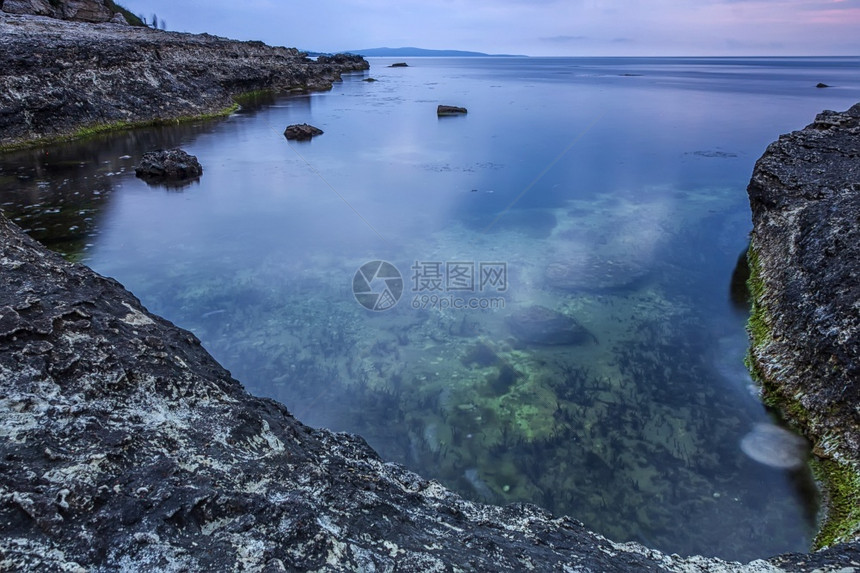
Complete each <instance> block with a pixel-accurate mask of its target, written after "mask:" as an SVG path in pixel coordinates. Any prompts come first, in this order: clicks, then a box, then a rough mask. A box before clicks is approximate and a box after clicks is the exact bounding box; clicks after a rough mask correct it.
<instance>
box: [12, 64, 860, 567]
mask: <svg viewBox="0 0 860 573" xmlns="http://www.w3.org/2000/svg"><path fill="white" fill-rule="evenodd" d="M393 62H394V60H386V59H374V60H372V61H371V63H372V68H371V70H370V71H368V72H363V73H354V74H348V75H346V76H345V77H344V80H343V82H341V83H338V84H336V85H335V87H334V89H333V90H332V91H330V92H326V93H314V94H299V95H291V96H283V97H276V98H275V97H272V98H263V99H262V100H260V101H257V102H246V104H245V106H244V107H243V109H242V110H240V111H239V112H238V113H236V114H234V115H232V116H230V117H229V118H227V119H224V120H220V121H207V122H197V123H190V124H183V125H180V126H176V127H170V128H157V129H143V130H135V131H130V132H124V133H118V134H114V135H110V136H103V137H99V138H96V139H90V140H86V141H83V142H80V143H75V144H71V145H65V146H54V147H49V148H44V149H37V150H32V151H27V152H22V153H16V154H7V155H5V156H2V157H0V203H2V209H3V210H4V212H6V214H7V215H9V216H10V217H12V218H13V219H14V220H16V221H17V222H18V223H19V224H20V225H22V226H23V227H24V228H26V229H27V231H28V232H29V233H31V234H32V235H33V236H35V237H37V238H38V239H40V240H42V241H43V242H45V243H46V244H48V245H49V246H51V247H52V248H54V249H57V250H59V251H60V252H63V253H64V254H66V255H67V256H68V257H69V258H71V259H74V260H81V261H83V262H85V263H87V264H89V265H90V266H92V267H93V268H94V269H95V270H96V271H98V272H100V273H102V274H105V275H109V276H112V277H115V278H117V279H118V280H119V281H121V282H122V283H123V284H124V285H125V286H126V287H128V288H129V289H130V290H132V291H133V292H134V293H135V294H136V295H137V296H138V297H139V298H140V299H141V300H142V301H143V303H144V304H145V305H146V306H147V307H148V308H149V309H150V310H151V311H153V312H155V313H158V314H161V315H163V316H165V317H167V318H168V319H170V320H172V321H173V322H175V323H176V324H178V325H179V326H182V327H184V328H187V329H189V330H191V331H193V332H194V333H195V334H196V335H197V336H198V337H199V338H200V339H201V340H202V341H203V344H204V345H205V347H206V348H207V349H208V350H209V351H210V352H211V353H212V354H213V355H214V356H215V357H216V358H217V359H218V360H219V361H221V363H222V364H224V365H225V366H226V367H227V368H228V369H230V370H231V371H232V373H233V374H234V376H235V377H236V378H238V379H239V380H240V381H242V382H243V383H244V384H245V385H246V387H247V388H248V390H249V391H251V392H252V393H254V394H257V395H262V396H269V397H272V398H275V399H277V400H280V401H281V402H283V403H284V404H286V405H287V406H288V408H289V409H290V410H291V411H292V412H293V413H294V414H295V415H296V416H297V417H298V418H299V419H300V420H302V421H303V422H305V423H308V424H311V425H315V426H324V427H327V428H331V429H333V430H343V431H349V432H355V433H359V434H361V435H362V436H363V437H364V438H365V439H366V440H367V441H368V442H369V443H370V445H371V446H373V447H374V448H375V449H376V451H378V452H379V454H380V455H381V456H382V457H383V458H385V459H386V460H391V461H395V462H399V463H402V464H405V465H406V466H408V467H410V468H412V469H413V470H415V471H417V472H419V473H421V474H422V475H424V476H426V477H428V478H434V479H437V480H439V481H441V482H442V483H444V484H445V485H447V486H448V487H450V488H452V489H454V490H456V491H458V492H459V493H461V494H462V495H464V496H465V497H468V498H472V499H475V500H478V501H484V502H489V503H499V504H501V503H509V502H518V501H522V502H530V503H535V504H538V505H541V506H543V507H545V508H547V509H549V510H551V511H552V512H555V513H556V514H567V515H570V516H573V517H575V518H577V519H579V520H581V521H583V522H584V523H585V524H586V525H587V526H588V527H590V528H592V529H594V530H596V531H599V532H601V533H603V534H605V535H607V536H608V537H610V538H612V539H614V540H617V541H627V540H635V541H640V542H643V543H645V544H647V545H649V546H652V547H656V548H659V549H663V550H667V551H670V552H677V553H681V554H692V553H701V554H705V555H715V556H720V557H724V558H730V559H739V560H749V559H753V558H757V557H766V556H770V555H774V554H777V553H780V552H786V551H803V550H806V549H808V548H809V545H810V542H811V538H812V536H813V535H814V530H815V518H816V510H817V501H816V494H815V488H814V486H813V485H812V481H811V479H810V476H809V474H808V471H807V469H806V467H805V466H804V465H803V463H802V461H803V460H802V458H803V456H804V455H805V454H804V448H803V447H802V446H801V445H798V442H797V440H794V439H788V438H786V436H785V433H784V432H781V431H780V430H776V431H772V430H769V429H768V428H769V427H772V426H775V425H776V424H777V421H776V420H775V418H774V417H773V416H772V414H770V413H768V412H767V411H766V410H765V408H764V407H763V406H762V404H761V400H760V397H759V396H758V392H757V389H756V388H755V385H754V384H753V382H752V380H751V379H750V376H749V374H748V373H747V371H746V369H745V367H744V363H743V360H744V355H745V352H746V348H747V344H748V343H747V336H746V333H745V330H744V326H745V321H746V319H747V315H748V309H747V306H746V301H745V300H744V296H745V294H744V292H743V288H742V281H743V269H742V265H741V268H740V269H739V270H738V269H737V267H738V262H739V260H740V261H741V262H742V261H743V253H744V252H745V250H746V248H747V241H748V233H749V231H750V229H751V222H750V213H749V206H748V202H747V196H746V192H745V188H746V184H747V182H748V180H749V177H750V174H751V172H752V169H753V165H754V162H755V160H756V159H757V158H758V157H759V156H760V155H761V153H762V152H763V151H764V149H765V147H766V146H767V144H768V143H769V142H770V141H772V140H774V139H775V138H776V137H777V136H778V135H779V134H780V133H784V132H787V131H790V130H793V129H798V128H800V127H803V126H804V125H805V124H807V123H809V122H810V121H811V120H812V119H813V117H814V115H815V114H816V113H817V112H819V111H821V110H822V109H826V108H829V109H845V108H847V107H849V106H850V105H851V104H853V103H855V102H856V101H858V100H860V83H858V79H857V78H858V76H857V74H856V71H857V69H858V64H860V61H858V60H857V59H855V58H811V59H802V58H748V59H743V58H738V59H734V58H732V59H707V58H696V59H685V58H674V59H638V58H629V59H624V58H604V59H600V58H467V59H420V58H415V59H411V60H408V64H409V66H408V67H405V68H403V67H398V68H389V67H388V66H389V65H390V64H391V63H393ZM369 77H373V78H375V79H376V80H377V81H375V82H367V81H363V80H365V79H367V78H369ZM818 82H823V83H826V84H829V85H832V86H833V87H831V88H827V89H817V88H816V87H815V86H816V84H817V83H818ZM439 104H446V105H457V106H464V107H466V108H468V113H467V114H466V115H463V116H457V117H442V118H438V117H437V115H436V106H437V105H439ZM294 123H311V124H313V125H315V126H317V127H319V128H321V129H323V130H324V132H325V133H324V134H323V135H322V136H319V137H317V138H315V139H313V140H312V141H310V142H305V143H297V142H288V141H287V140H286V139H285V138H284V136H283V135H282V134H283V131H284V128H285V127H286V126H287V125H289V124H294ZM175 146H181V147H183V148H184V149H185V150H187V151H188V152H190V153H192V154H194V155H196V156H198V158H199V159H200V161H201V163H202V164H203V166H204V174H203V176H202V178H200V179H199V181H195V182H192V183H190V184H188V185H186V186H183V187H171V188H165V187H157V186H154V187H152V186H148V185H147V184H146V183H144V182H143V181H140V180H138V179H136V178H135V177H134V174H133V169H132V167H133V165H134V164H135V162H136V161H138V160H139V159H140V156H141V154H142V153H143V152H145V151H149V150H151V149H156V148H160V147H175ZM736 271H737V272H736ZM733 275H734V276H735V281H734V287H733V286H732V283H733V281H732V279H733ZM737 277H740V278H739V279H738V278H737ZM739 284H740V287H739V286H738V285H739ZM774 436H776V437H777V438H778V439H771V438H772V437H774ZM786 443H787V444H788V446H785V448H784V447H783V446H784V444H786ZM781 448H783V449H781ZM786 448H787V449H786ZM771 460H776V461H774V462H772V461H771Z"/></svg>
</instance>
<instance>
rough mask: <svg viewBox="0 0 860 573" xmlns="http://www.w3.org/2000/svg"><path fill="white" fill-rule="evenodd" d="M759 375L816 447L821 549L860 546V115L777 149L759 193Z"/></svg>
mask: <svg viewBox="0 0 860 573" xmlns="http://www.w3.org/2000/svg"><path fill="white" fill-rule="evenodd" d="M748 192H749V198H750V205H751V207H752V214H753V229H754V230H753V233H752V241H751V246H750V251H749V256H748V259H749V262H750V271H751V277H750V281H749V284H750V287H751V293H752V296H753V314H752V317H751V319H750V328H749V330H750V335H751V339H752V345H751V350H750V355H749V364H750V366H751V368H752V370H753V374H754V375H755V376H756V377H757V378H758V379H759V380H760V382H761V383H762V387H763V390H764V395H765V399H766V400H767V401H768V402H769V403H771V404H772V405H774V406H775V407H777V408H778V409H780V410H781V411H782V412H783V413H784V415H785V416H786V417H787V418H788V420H789V421H790V422H792V423H794V424H795V425H796V426H797V427H798V429H800V430H801V431H802V432H803V433H805V434H806V436H807V437H808V438H809V440H810V441H811V442H812V444H813V453H814V454H815V459H814V461H813V471H814V473H815V474H816V477H817V478H818V480H819V481H820V482H821V483H822V485H823V486H824V494H825V499H824V505H825V509H826V516H825V520H824V522H823V525H822V527H821V531H820V533H819V537H818V539H817V540H816V543H817V544H818V545H819V546H826V545H829V544H831V543H835V542H838V541H847V540H856V539H858V536H860V407H858V404H860V302H858V301H860V104H857V105H855V106H853V107H852V108H851V109H849V110H848V111H845V112H842V113H837V112H833V111H825V112H823V113H821V114H819V115H818V116H817V117H816V118H815V121H814V122H813V123H812V124H810V125H808V126H807V127H806V128H804V129H803V130H800V131H795V132H793V133H790V134H788V135H783V136H781V137H780V138H779V140H778V141H776V142H774V143H772V144H771V145H770V146H769V147H768V148H767V151H766V152H765V153H764V155H763V156H762V157H761V158H760V159H759V160H758V162H757V163H756V166H755V170H754V173H753V177H752V180H751V181H750V185H749V188H748Z"/></svg>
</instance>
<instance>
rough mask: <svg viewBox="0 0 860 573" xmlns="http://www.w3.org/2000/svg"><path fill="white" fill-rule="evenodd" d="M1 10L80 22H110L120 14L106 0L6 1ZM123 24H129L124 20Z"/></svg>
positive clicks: (1, 4)
mask: <svg viewBox="0 0 860 573" xmlns="http://www.w3.org/2000/svg"><path fill="white" fill-rule="evenodd" d="M0 10H2V11H3V12H7V13H9V14H29V15H33V16H48V17H50V18H60V19H62V20H76V21H79V22H110V21H112V20H113V19H114V17H115V16H116V14H119V12H117V11H116V10H114V9H113V8H112V7H111V6H109V5H108V2H106V1H105V0H4V1H3V2H0ZM122 23H124V24H128V22H126V21H125V19H124V18H123V19H122Z"/></svg>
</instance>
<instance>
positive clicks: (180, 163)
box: [134, 149, 203, 183]
mask: <svg viewBox="0 0 860 573" xmlns="http://www.w3.org/2000/svg"><path fill="white" fill-rule="evenodd" d="M134 173H135V175H137V176H138V177H140V178H141V179H145V180H148V181H154V182H165V183H170V182H178V181H185V180H187V179H194V178H197V177H200V176H201V175H203V167H202V166H201V165H200V162H199V161H197V157H196V156H194V155H189V154H188V153H186V152H185V151H183V150H182V149H159V150H158V151H148V152H146V153H144V154H143V157H142V158H141V160H140V163H139V164H138V165H136V166H135V168H134Z"/></svg>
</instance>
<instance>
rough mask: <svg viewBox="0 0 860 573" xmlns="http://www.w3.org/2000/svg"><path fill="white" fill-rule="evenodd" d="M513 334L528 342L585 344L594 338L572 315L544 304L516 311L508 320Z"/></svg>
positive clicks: (518, 338) (521, 340)
mask: <svg viewBox="0 0 860 573" xmlns="http://www.w3.org/2000/svg"><path fill="white" fill-rule="evenodd" d="M506 323H507V325H508V329H509V330H510V331H511V334H513V335H514V337H515V338H516V339H517V340H519V341H520V342H523V343H526V344H543V345H568V344H584V343H586V342H588V341H589V340H592V339H593V338H594V335H593V334H591V333H590V332H589V331H588V330H586V329H585V327H584V326H582V325H581V324H579V322H578V321H577V320H576V319H575V318H573V317H572V316H568V315H566V314H562V313H560V312H558V311H555V310H551V309H548V308H546V307H543V306H536V305H535V306H529V307H526V308H523V309H520V310H517V311H515V312H514V313H513V314H512V315H511V316H509V317H508V318H507V320H506Z"/></svg>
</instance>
